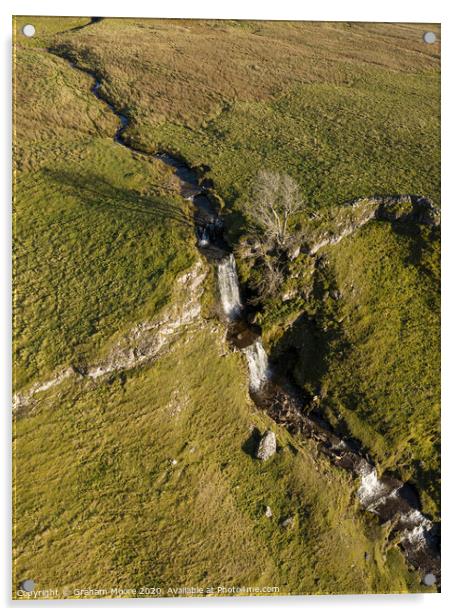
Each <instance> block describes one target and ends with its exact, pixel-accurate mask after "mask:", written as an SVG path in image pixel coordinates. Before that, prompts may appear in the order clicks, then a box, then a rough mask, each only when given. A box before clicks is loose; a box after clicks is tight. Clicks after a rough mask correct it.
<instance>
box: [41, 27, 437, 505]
mask: <svg viewBox="0 0 460 616" xmlns="http://www.w3.org/2000/svg"><path fill="white" fill-rule="evenodd" d="M433 29H434V30H435V31H436V32H438V34H439V28H438V27H437V26H433ZM424 30H426V25H424V24H386V25H385V24H346V23H338V24H308V23H270V22H265V23H261V22H196V21H193V20H192V21H184V20H182V21H180V20H179V21H178V20H172V21H171V20H170V21H167V20H165V21H158V22H149V23H144V22H139V21H138V20H126V21H125V20H105V21H103V22H101V23H99V24H96V25H95V26H91V28H88V29H86V30H83V31H82V32H81V34H79V35H78V36H75V35H74V34H67V35H66V34H63V35H61V36H58V37H55V39H53V45H54V46H55V48H56V49H58V50H59V53H63V54H65V55H69V56H70V57H72V58H73V59H74V60H75V61H77V62H78V63H79V64H80V65H81V66H84V67H87V68H92V69H93V70H96V71H97V72H98V74H100V75H101V76H102V77H103V79H104V93H105V95H107V96H108V97H109V98H110V99H111V100H112V101H113V102H114V103H115V104H116V105H117V106H119V107H120V108H124V107H127V108H128V109H129V116H130V118H131V127H130V129H129V131H128V136H129V138H130V139H131V140H132V141H133V142H134V143H136V144H138V145H140V146H141V147H144V148H146V149H148V150H155V149H157V148H160V149H169V150H172V151H174V150H175V151H178V152H180V153H181V154H182V155H184V156H186V158H187V159H188V160H189V161H190V162H191V163H193V164H197V165H201V164H207V165H209V166H210V170H209V171H208V173H207V175H208V177H209V178H211V179H212V180H213V182H214V184H215V186H216V189H217V191H218V192H219V193H220V194H221V195H222V196H223V197H224V199H225V202H226V207H227V212H228V216H227V226H228V228H229V232H230V237H231V239H232V240H233V241H234V242H235V243H236V242H237V241H238V239H239V237H240V234H241V233H242V232H244V230H245V220H244V215H243V212H244V204H245V203H246V202H247V201H248V198H249V197H248V195H249V194H250V188H251V184H252V181H253V179H254V177H255V175H256V174H257V172H258V171H259V169H260V168H266V167H268V168H271V169H275V170H277V171H281V170H283V171H286V172H287V173H289V174H290V175H291V176H292V177H294V178H295V179H296V180H297V181H298V183H299V186H300V189H301V191H302V193H303V195H304V197H305V201H306V204H307V205H308V206H309V208H310V210H311V209H315V210H318V211H321V210H323V211H324V208H329V207H334V206H337V205H338V204H341V203H343V202H344V201H345V200H348V199H353V198H356V197H359V196H365V195H372V194H376V193H381V194H382V193H383V194H392V193H416V194H424V195H427V196H429V197H430V198H431V199H432V200H433V201H434V203H435V204H437V205H439V203H440V192H439V191H440V142H439V119H440V107H439V102H440V97H439V93H440V71H439V52H440V49H439V44H438V43H437V44H435V45H433V46H427V45H425V44H423V42H422V33H423V32H424ZM115 34H116V37H117V43H116V44H115V45H113V36H114V35H115ZM134 59H135V60H134ZM141 75H142V78H141ZM385 233H387V232H385ZM388 233H389V235H388V237H387V235H384V236H378V238H373V240H372V241H369V243H368V244H365V242H364V240H362V239H361V240H356V241H357V242H358V243H357V244H356V245H355V244H354V241H355V240H354V239H350V240H348V244H346V246H348V247H349V248H347V247H345V248H344V251H345V252H344V254H347V255H348V257H347V259H345V258H344V259H343V263H345V262H347V263H349V264H350V265H349V268H348V269H347V270H346V276H347V277H348V279H349V280H350V282H354V281H355V279H356V283H357V284H360V281H361V279H362V278H363V277H364V278H365V279H366V280H367V288H368V289H374V291H373V293H374V295H375V296H374V297H373V296H372V294H371V293H368V294H366V295H363V296H362V297H361V298H360V301H361V302H362V306H363V310H365V311H366V322H367V324H368V328H369V331H371V332H373V333H374V335H372V336H370V337H366V338H365V337H364V334H362V333H358V332H360V331H361V330H362V328H363V326H362V323H361V320H362V316H361V315H360V314H359V312H358V311H354V302H355V301H356V300H355V299H354V298H350V297H347V296H346V295H345V296H344V298H343V302H342V303H343V304H344V305H346V304H348V307H347V310H348V311H349V315H350V316H349V320H350V323H351V326H350V327H351V330H352V333H351V335H350V336H349V337H348V332H347V333H346V338H347V340H348V343H347V344H348V347H352V346H355V347H356V348H354V349H353V350H352V351H351V356H352V357H353V358H354V359H350V360H349V361H350V362H351V365H352V366H353V368H352V369H350V370H348V368H347V367H346V365H345V364H342V361H338V360H336V361H335V363H336V364H337V368H336V370H335V371H336V372H339V371H340V370H342V368H343V370H344V375H343V376H342V377H341V378H339V377H338V376H337V375H335V376H333V377H332V382H333V383H334V385H335V386H336V387H337V388H338V389H339V390H340V389H342V388H343V387H345V385H344V381H345V380H346V379H347V378H348V377H350V381H349V382H348V384H347V385H346V389H347V391H348V390H353V388H355V386H357V385H358V384H359V392H360V399H361V402H360V403H359V404H356V403H354V402H353V403H351V402H348V403H347V402H345V400H348V399H349V397H348V398H347V396H346V395H343V396H342V395H341V394H340V392H339V391H337V392H336V393H335V394H334V395H336V396H338V397H339V398H340V399H341V400H342V402H341V404H344V413H345V414H347V416H348V418H349V420H348V426H349V428H350V429H351V430H352V431H353V432H354V433H356V436H358V435H359V436H360V438H363V440H364V441H365V444H366V445H368V446H369V449H370V451H371V453H372V454H373V455H374V457H375V458H376V459H377V460H379V461H380V463H381V464H382V468H391V469H393V468H395V466H396V465H397V464H400V465H401V466H402V471H403V472H404V473H405V474H406V478H408V479H409V478H412V479H413V480H416V481H417V483H418V485H419V487H421V488H422V489H423V492H424V499H425V505H426V506H427V507H428V509H429V510H430V511H431V512H434V513H435V514H436V515H438V514H439V485H440V484H439V473H438V472H436V469H438V468H439V463H438V453H437V451H438V450H439V430H438V418H439V404H438V402H439V365H438V364H439V349H438V342H437V340H438V337H439V327H438V325H439V324H438V320H437V314H438V312H437V311H438V310H439V302H438V301H437V300H436V298H437V293H438V289H439V258H440V252H439V243H438V242H435V243H434V244H432V243H431V240H427V241H420V242H418V243H417V242H416V241H415V240H414V242H415V243H416V244H417V246H416V247H415V249H414V250H415V252H419V253H420V257H419V261H420V262H419V263H417V262H414V261H413V260H412V262H411V261H410V258H409V257H407V251H410V250H411V245H412V244H413V243H414V242H411V241H410V240H409V239H407V241H406V240H404V238H403V237H399V239H398V238H393V235H392V233H391V232H390V231H388ZM373 241H376V242H377V244H376V246H374V244H373V243H372V242H373ZM363 242H364V243H363ZM394 242H397V249H395V248H394V246H393V243H394ZM374 249H375V250H374ZM341 250H342V244H340V245H339V246H338V247H337V249H336V250H335V251H334V254H335V255H340V254H341V252H340V251H341ZM355 251H356V252H357V255H356V258H355V259H351V257H350V255H351V254H354V253H355ZM376 255H379V256H383V255H384V256H385V258H384V259H383V258H381V259H378V257H377V256H376ZM368 256H369V258H370V259H374V258H377V259H378V261H377V263H378V268H373V267H371V266H367V258H368ZM337 258H338V257H337ZM425 258H428V259H431V260H432V262H433V267H432V272H431V274H430V275H428V276H427V275H426V272H425V270H426V267H425V266H424V264H423V263H422V261H423V260H424V259H425ZM351 264H353V266H354V267H352V266H351ZM239 267H240V273H241V275H242V278H243V279H244V280H245V281H247V282H249V283H251V279H255V277H256V276H257V272H254V271H252V272H251V271H248V264H245V263H244V262H242V261H241V262H240V264H239ZM310 267H311V262H310V261H309V260H308V259H306V258H304V257H300V258H299V259H298V260H297V262H296V263H294V264H293V265H292V267H291V270H292V272H293V275H295V276H296V277H297V278H295V279H293V280H291V281H290V283H289V285H288V286H289V291H290V292H292V293H293V294H294V295H295V298H294V299H293V300H292V301H290V302H286V301H283V299H282V297H283V295H284V294H285V291H286V289H284V288H283V289H280V293H279V294H278V296H277V298H275V301H271V302H268V303H267V304H266V305H265V306H264V309H263V312H262V314H261V315H260V317H259V320H260V322H261V323H262V324H263V325H264V335H265V338H266V340H267V341H269V342H270V344H276V343H277V342H280V341H281V340H282V339H283V337H284V334H285V331H286V328H287V327H288V325H289V324H290V323H291V321H292V320H294V319H296V318H298V317H299V316H300V315H301V314H302V311H305V310H306V311H307V312H311V310H312V307H311V306H310V305H309V302H308V301H304V300H302V299H299V297H300V296H301V295H302V292H303V291H304V289H305V286H308V285H309V284H310V283H311V281H310ZM379 268H382V270H383V271H381V270H380V269H379ZM334 275H335V274H332V277H334ZM341 276H342V277H343V276H345V273H344V272H343V271H342V272H341ZM382 280H383V281H385V285H384V287H383V288H384V289H385V292H382V286H381V285H382ZM328 284H333V281H332V282H329V283H328ZM410 289H413V291H410ZM408 293H409V294H410V293H412V295H411V297H412V296H418V295H421V299H420V301H419V302H418V303H416V304H415V305H412V303H410V308H407V306H406V304H407V301H409V300H408V299H407V296H408ZM387 300H388V301H390V300H391V313H392V315H393V318H392V319H390V320H388V321H385V319H383V318H382V315H383V314H386V301H387ZM418 304H420V305H421V306H424V309H423V310H421V309H419V306H418ZM313 310H314V311H318V318H322V316H321V314H322V312H323V307H322V306H321V305H320V302H316V303H315V305H314V307H313ZM329 312H331V311H329ZM332 313H333V314H332V318H333V319H337V318H339V316H338V314H335V307H334V308H332ZM407 313H409V316H408V314H407ZM355 319H356V321H355ZM408 319H409V320H410V322H411V323H412V325H411V327H412V328H413V329H416V328H417V327H418V328H420V329H422V330H423V328H424V324H425V323H426V322H428V323H430V324H431V326H430V335H429V336H427V337H426V338H424V339H423V340H421V339H419V338H417V336H414V335H413V334H409V333H407V332H406V333H404V336H405V339H404V343H403V344H401V342H400V340H399V338H398V336H399V335H400V334H399V332H400V329H401V325H400V324H401V323H404V322H405V321H407V320H408ZM302 323H304V321H303V320H301V321H300V322H299V325H298V326H297V328H296V336H298V338H299V340H302V339H303V337H304V336H308V331H303V330H302ZM405 331H406V330H405ZM297 346H299V345H297ZM401 348H404V352H402V351H401ZM336 350H337V349H336ZM365 353H366V354H369V355H370V356H371V357H373V362H372V371H371V372H369V374H361V373H360V372H359V371H358V372H355V367H356V366H355V361H356V356H361V357H363V355H364V354H365ZM389 358H391V361H389ZM310 360H312V357H311V356H310V355H306V356H305V357H304V358H303V363H305V362H306V361H310ZM362 361H363V362H364V363H365V362H366V360H362ZM301 362H302V360H301ZM332 364H334V360H331V370H332V369H333V368H332ZM389 366H391V378H390V377H389V376H388V374H389V372H388V371H389V370H390V368H389ZM420 366H424V368H423V369H422V373H423V374H422V376H421V378H420V379H417V378H416V377H415V376H412V375H413V371H414V369H416V368H418V367H420ZM356 374H360V376H361V377H362V380H361V381H360V380H359V379H357V378H355V376H356ZM371 374H372V378H371V377H370V375H371ZM345 375H346V376H345ZM377 375H382V376H381V377H380V376H377ZM385 375H386V376H385ZM408 375H411V376H408ZM383 382H384V383H385V384H386V385H385V386H383V385H382V383H383ZM304 384H305V383H304ZM329 389H330V388H329ZM409 401H410V402H409ZM360 405H364V406H365V407H366V409H365V410H361V411H360V410H359V408H358V407H359V406H360ZM420 417H425V418H426V421H419V418H420ZM406 422H410V423H411V425H412V427H411V430H410V431H408V430H407V429H406V427H405V425H404V424H405V423H406ZM370 435H372V436H370ZM407 444H409V445H411V446H410V447H408V446H407ZM388 452H392V453H391V455H389V453H388ZM433 498H434V501H433V500H432V499H433Z"/></svg>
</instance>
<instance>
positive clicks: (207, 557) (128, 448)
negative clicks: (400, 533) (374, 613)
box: [15, 326, 420, 594]
mask: <svg viewBox="0 0 460 616" xmlns="http://www.w3.org/2000/svg"><path fill="white" fill-rule="evenodd" d="M225 353H226V354H225ZM126 377H127V379H126V381H123V382H122V381H120V380H119V379H115V380H114V381H113V382H111V383H108V382H98V383H96V384H94V385H93V384H91V385H89V384H88V383H87V381H83V382H80V383H77V382H72V383H69V384H68V386H65V387H62V388H61V389H60V390H59V392H58V393H59V395H53V394H51V393H48V392H47V393H46V394H44V395H42V398H41V400H40V401H39V403H38V404H37V406H35V407H34V409H33V410H31V411H29V413H28V414H27V415H26V416H24V417H23V418H22V419H21V420H19V421H18V422H17V430H16V465H17V476H16V486H17V487H16V493H15V497H16V506H17V509H16V520H17V521H16V526H15V530H16V546H17V558H16V561H15V562H16V571H15V578H16V579H17V580H21V579H27V578H31V579H34V580H36V581H37V584H38V586H39V587H40V588H46V587H53V588H58V590H59V592H60V593H61V592H64V590H66V591H68V592H69V593H70V594H72V593H73V589H75V588H77V589H78V588H88V587H89V588H108V589H110V588H113V587H117V586H118V587H121V588H136V587H137V588H141V587H143V586H147V587H158V586H160V587H162V588H163V589H164V592H165V593H166V592H167V588H168V587H169V586H199V587H209V586H214V587H217V586H219V585H220V586H233V585H235V586H253V587H263V586H279V588H280V593H283V594H286V593H294V594H296V593H325V592H329V593H330V592H337V593H350V592H390V591H391V592H405V591H407V590H412V591H417V590H420V586H419V583H418V581H417V576H416V574H414V573H409V572H408V571H407V569H406V566H405V564H404V561H403V557H402V554H401V553H400V552H399V550H398V549H397V548H394V547H392V545H391V543H390V544H389V543H388V542H387V541H386V538H385V537H386V531H385V529H383V528H378V527H377V526H376V524H375V520H373V519H372V517H369V519H366V517H365V516H364V515H363V514H362V513H360V512H359V510H358V508H357V504H356V500H355V498H354V496H353V492H354V488H353V485H352V484H351V483H350V481H349V479H348V478H347V475H346V474H343V473H341V472H340V471H339V470H337V469H335V468H333V467H330V465H329V463H328V462H326V461H324V460H322V459H317V458H316V456H315V454H314V449H313V448H312V446H311V445H305V444H301V443H299V442H298V441H297V440H296V439H294V438H293V437H290V436H289V435H288V434H287V433H286V432H285V431H284V430H283V429H282V428H279V427H277V426H276V425H273V424H272V422H271V421H270V420H269V419H268V418H267V417H265V416H263V415H262V414H261V413H260V412H259V411H257V410H255V409H254V407H253V405H252V403H251V402H250V401H249V400H248V395H247V379H246V370H245V365H244V360H243V357H242V356H241V355H240V354H236V353H228V351H227V350H226V345H225V343H224V342H223V331H221V332H220V333H219V335H217V336H216V333H213V332H212V331H210V327H209V326H201V327H200V328H198V329H197V330H195V331H194V332H190V333H189V334H188V335H187V336H186V337H183V338H181V339H179V340H178V342H177V343H176V344H175V345H174V346H173V347H172V348H171V350H170V352H168V353H167V354H165V355H163V357H162V358H160V359H159V360H158V361H157V362H156V363H154V364H153V365H152V366H151V367H149V368H146V369H143V370H139V371H131V372H128V373H126ZM55 393H56V392H55ZM253 427H256V428H258V429H259V430H260V431H261V432H263V431H264V430H265V429H267V428H269V427H271V428H272V429H274V430H275V432H276V434H277V436H278V444H279V446H280V448H281V450H280V451H279V453H277V454H276V456H275V457H274V458H272V459H271V460H269V461H268V462H266V463H262V462H260V461H258V460H255V459H254V458H253V457H251V455H250V453H251V451H252V448H253V446H254V443H252V442H251V438H250V436H251V430H252V429H253ZM173 460H176V461H177V464H173V463H172V461H173ZM267 505H269V506H270V507H271V509H272V512H273V517H272V518H267V517H266V516H265V507H266V506H267ZM287 516H293V518H294V527H293V528H292V529H288V530H286V529H283V528H282V527H281V526H280V521H282V520H284V519H285V518H286V517H287ZM366 553H367V554H368V557H366Z"/></svg>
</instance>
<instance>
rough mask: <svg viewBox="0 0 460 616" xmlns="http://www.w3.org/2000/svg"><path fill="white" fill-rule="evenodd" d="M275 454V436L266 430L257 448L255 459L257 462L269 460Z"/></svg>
mask: <svg viewBox="0 0 460 616" xmlns="http://www.w3.org/2000/svg"><path fill="white" fill-rule="evenodd" d="M275 453H276V436H275V433H274V432H272V431H271V430H267V431H266V432H265V434H264V435H263V436H262V438H261V439H260V443H259V447H258V448H257V454H256V457H257V458H258V459H259V460H262V461H265V460H268V459H269V458H271V457H272V456H273V455H275Z"/></svg>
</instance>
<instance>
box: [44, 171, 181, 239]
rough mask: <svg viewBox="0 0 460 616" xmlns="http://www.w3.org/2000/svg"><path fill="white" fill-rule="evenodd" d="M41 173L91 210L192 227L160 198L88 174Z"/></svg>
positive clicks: (179, 209)
mask: <svg viewBox="0 0 460 616" xmlns="http://www.w3.org/2000/svg"><path fill="white" fill-rule="evenodd" d="M44 173H45V175H46V176H48V177H49V178H50V179H51V180H52V181H54V182H56V183H58V184H59V185H60V186H66V187H68V188H69V189H71V191H72V195H73V196H77V197H79V198H80V201H82V203H83V204H84V205H85V206H87V207H90V208H92V209H95V210H98V211H102V212H108V211H109V212H110V213H112V214H113V212H114V210H118V211H119V212H121V213H124V214H126V213H128V214H135V215H136V216H137V215H142V216H145V217H148V218H151V219H152V220H154V221H159V222H165V221H171V222H174V223H177V224H180V225H183V226H185V227H189V228H191V229H192V228H193V222H192V220H191V217H190V216H187V214H186V213H185V212H184V211H183V210H182V209H181V207H180V206H178V205H174V204H173V203H171V202H170V201H168V200H166V199H164V198H162V197H155V198H153V197H151V196H145V195H141V194H140V193H139V192H137V191H136V190H133V189H130V188H126V187H121V186H116V185H114V184H111V183H110V182H108V181H107V180H106V179H105V178H103V177H101V176H99V175H97V174H95V173H91V172H88V173H86V174H81V173H78V172H72V173H70V172H68V171H64V170H55V169H45V170H44Z"/></svg>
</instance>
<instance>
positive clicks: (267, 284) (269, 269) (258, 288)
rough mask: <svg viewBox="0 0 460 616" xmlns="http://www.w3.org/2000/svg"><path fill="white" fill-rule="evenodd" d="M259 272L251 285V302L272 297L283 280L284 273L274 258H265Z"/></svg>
mask: <svg viewBox="0 0 460 616" xmlns="http://www.w3.org/2000/svg"><path fill="white" fill-rule="evenodd" d="M261 273H262V275H261V276H259V277H258V278H257V280H256V281H255V283H254V285H253V289H254V291H255V296H254V299H253V303H257V302H259V301H265V300H267V299H270V298H271V297H274V296H275V295H276V293H277V291H279V289H280V287H281V285H282V284H283V281H284V274H283V272H282V270H281V269H280V267H279V265H278V264H277V262H276V261H275V260H271V259H265V260H264V261H263V266H262V272H261Z"/></svg>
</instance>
